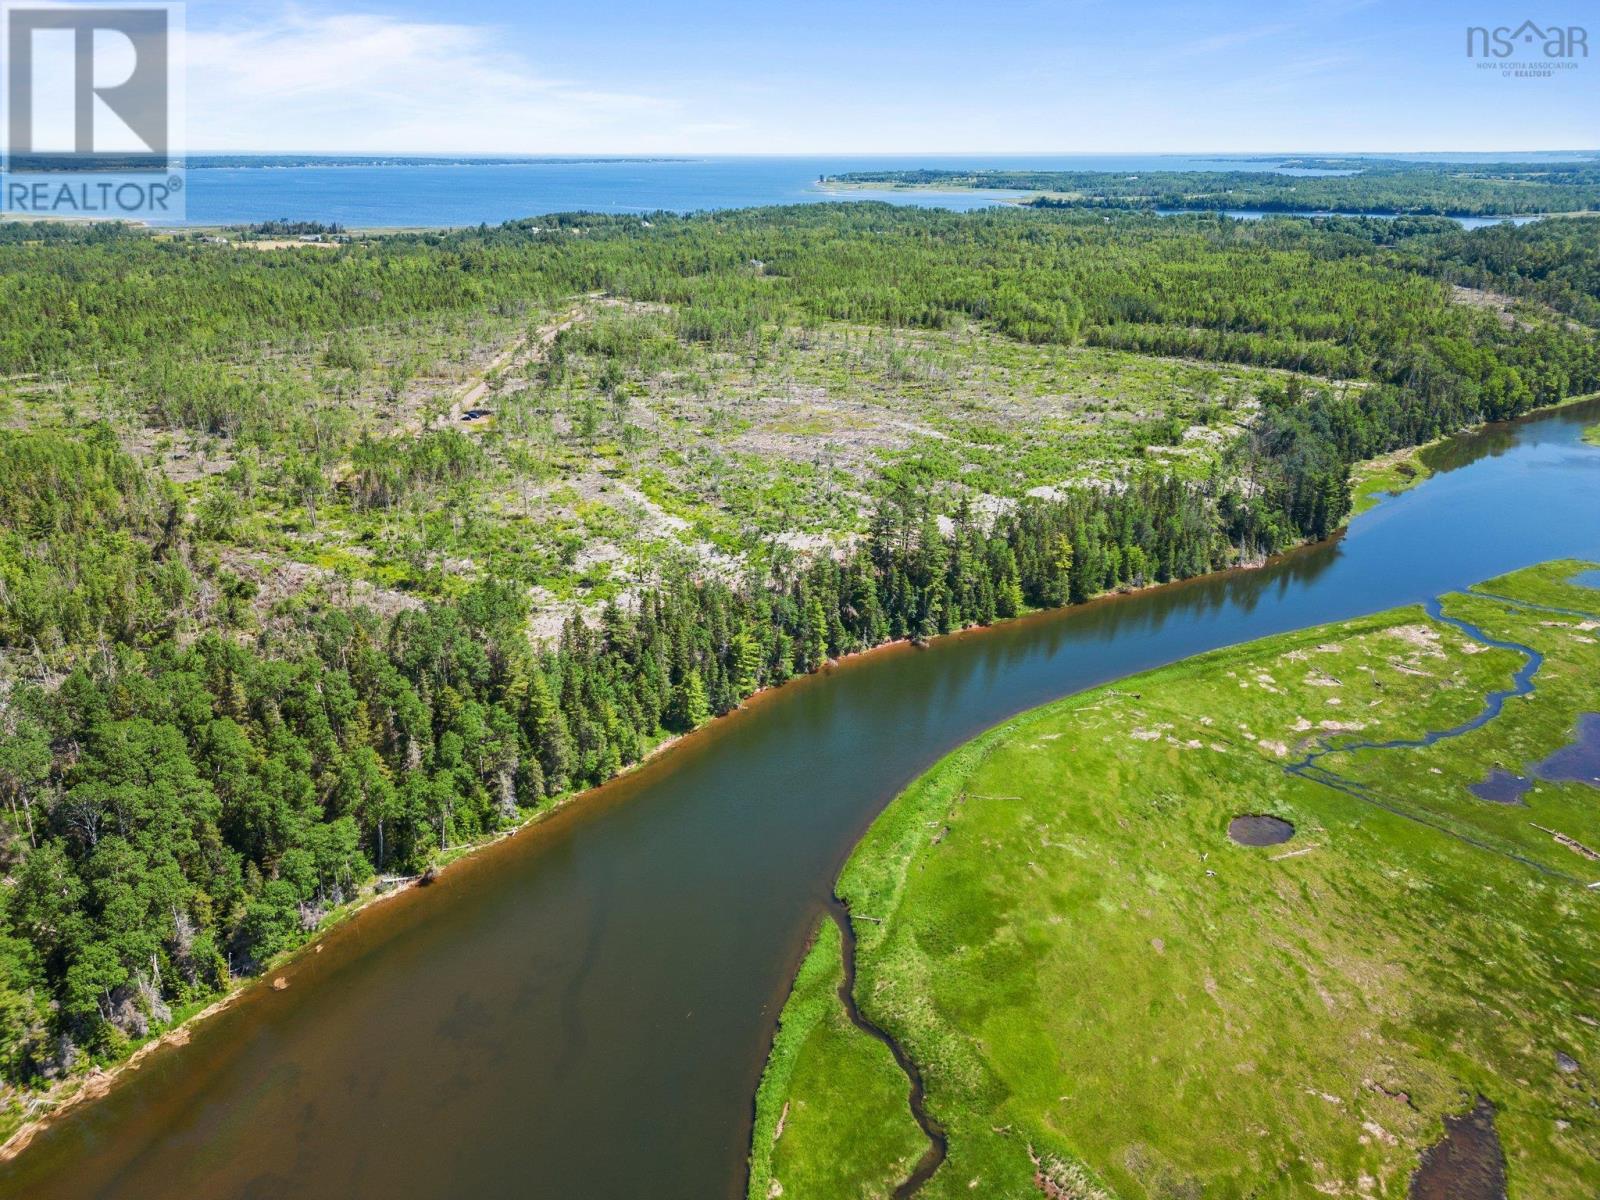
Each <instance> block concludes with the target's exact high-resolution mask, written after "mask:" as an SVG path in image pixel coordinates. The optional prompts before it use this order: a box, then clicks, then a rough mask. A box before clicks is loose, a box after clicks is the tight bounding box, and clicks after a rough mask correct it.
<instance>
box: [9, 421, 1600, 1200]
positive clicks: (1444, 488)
mask: <svg viewBox="0 0 1600 1200" xmlns="http://www.w3.org/2000/svg"><path fill="white" fill-rule="evenodd" d="M1597 417H1600V406H1597V405H1593V404H1591V405H1589V406H1587V407H1586V409H1582V410H1580V409H1569V410H1566V411H1564V412H1561V413H1557V414H1551V415H1547V416H1544V417H1541V418H1538V419H1535V420H1533V421H1530V422H1527V423H1525V424H1522V425H1519V426H1515V427H1502V428H1497V429H1494V430H1491V431H1489V432H1487V433H1485V434H1482V435H1479V436H1475V437H1471V438H1467V439H1463V440H1461V441H1459V442H1457V443H1455V444H1452V445H1451V446H1449V447H1446V448H1445V450H1444V451H1443V452H1442V453H1441V454H1440V455H1438V459H1437V465H1439V466H1440V467H1441V468H1442V473H1440V474H1438V475H1436V476H1434V477H1433V478H1432V479H1431V480H1429V481H1428V482H1427V483H1425V484H1423V485H1422V486H1421V487H1419V488H1417V489H1416V490H1415V491H1413V492H1410V493H1408V494H1407V495H1405V496H1402V497H1398V498H1396V499H1393V500H1390V501H1386V502H1385V503H1384V504H1382V505H1381V506H1379V507H1378V508H1377V509H1376V510H1374V511H1373V512H1371V513H1370V514H1368V515H1367V516H1365V517H1363V518H1361V519H1360V520H1358V521H1357V522H1356V523H1355V525H1354V526H1353V527H1352V529H1351V531H1350V533H1349V535H1348V536H1347V537H1345V538H1344V539H1342V540H1341V541H1339V542H1338V543H1335V544H1332V545H1325V546H1320V547H1315V548H1312V549H1310V550H1308V551H1305V552H1301V553H1298V554H1294V555H1291V556H1289V557H1288V558H1286V559H1284V560H1283V561H1281V562H1279V563H1276V564H1274V565H1273V566H1271V567H1269V568H1267V569H1264V570H1261V571H1255V572H1245V573H1238V574H1234V575H1231V576H1226V577H1222V578H1214V579H1210V580H1205V581H1197V582H1193V583H1189V584H1183V585H1179V586H1176V587H1172V588H1168V589H1164V590H1161V591H1157V592H1151V593H1146V594H1143V595H1139V596H1134V597H1128V598H1123V599H1118V600H1114V601H1110V602H1105V603H1100V604H1096V605H1091V606H1088V607H1086V608H1082V609H1079V610H1076V611H1072V612H1068V613H1064V614H1050V615H1046V616H1042V617H1038V618H1033V619H1029V620H1025V621H1019V622H1015V623H1013V624H1011V625H1009V626H1007V627H1005V628H1002V629H999V630H993V631H989V632H985V633H981V634H975V635H964V636H958V637H955V638H950V639H946V640H944V641H942V642H941V643H940V644H939V645H938V646H936V647H935V648H933V649H931V650H926V651H913V650H909V649H904V648H898V649H894V650H891V651H888V652H885V653H880V654H877V655H873V656H869V657H867V658H864V659H860V660H857V661H855V662H852V663H850V664H847V665H845V666H842V667H840V668H837V669H835V670H833V671H831V672H829V673H827V674H826V675H824V676H821V677H816V678H812V679H808V680H804V681H802V682H800V683H798V684H795V685H792V686H790V687H786V688H783V689H781V690H779V691H778V692H776V693H774V694H772V695H770V696H767V697H764V698H762V699H761V700H759V701H758V702H757V703H755V704H754V705H752V706H751V707H749V708H748V709H747V710H745V711H744V712H742V713H740V714H737V715H735V716H733V717H731V718H728V719H725V720H722V721H719V722H716V723H715V724H714V725H713V726H712V728H711V729H710V730H709V731H708V732H707V733H704V734H702V735H700V736H697V737H695V738H692V739H689V740H688V741H687V742H686V743H685V744H683V745H682V746H681V747H679V748H678V749H677V750H675V751H673V752H671V753H669V754H668V755H666V756H664V757H663V758H662V759H660V760H658V761H657V762H656V763H654V764H652V765H651V766H650V767H649V768H647V769H646V770H644V771H642V772H640V773H638V774H636V775H634V776H632V777H630V778H628V779H626V780H624V781H621V782H619V783H618V784H616V785H614V786H611V787H608V788H605V789H602V791H601V792H600V793H599V794H598V795H597V796H596V797H594V798H592V799H589V800H586V801H584V802H583V803H582V804H580V805H579V806H577V807H576V808H573V809H569V810H568V811H567V812H565V813H563V814H561V815H560V816H558V817H556V818H555V819H554V820H553V821H551V822H549V823H548V824H546V825H544V826H543V827H540V828H539V829H537V830H535V831H532V832H530V833H527V834H525V835H523V836H521V837H518V838H515V839H511V840H509V841H506V842H502V843H500V844H499V845H498V846H496V847H495V848H494V849H492V850H490V851H488V852H486V853H484V854H483V855H481V856H479V857H478V858H476V859H474V860H471V861H469V862H467V863H465V864H463V865H461V866H458V867H456V868H452V869H451V870H450V871H449V872H447V873H446V874H445V876H444V877H443V879H442V880H441V881H440V882H439V883H438V884H437V885H435V886H434V887H432V888H428V889H426V890H412V891H408V892H406V893H404V894H402V895H401V896H399V897H398V898H396V899H394V900H391V901H389V902H388V903H386V904H384V905H382V906H380V907H379V908H378V909H376V910H373V911H371V912H369V913H367V914H365V915H364V916H362V917H361V918H359V919H357V920H355V921H353V922H352V923H351V924H349V925H348V926H346V927H344V928H343V929H342V930H339V931H337V932H335V933H334V934H333V935H332V936H331V937H330V938H329V939H328V940H327V942H326V944H325V948H324V950H323V951H322V952H321V953H319V954H311V955H307V956H306V957H305V959H304V961H302V962H300V963H298V964H296V965H294V966H292V967H290V968H289V969H287V970H286V971H284V972H283V974H284V975H285V977H286V978H287V979H288V981H289V984H290V986H289V988H288V990H287V991H283V992H274V991H272V990H271V989H269V988H257V989H255V990H253V991H252V992H250V993H248V994H247V995H246V996H244V997H243V998H242V999H241V1001H240V1002H239V1003H238V1004H237V1005H236V1006H235V1007H233V1008H232V1009H230V1010H228V1011H227V1012H226V1013H224V1014H223V1015H222V1016H220V1017H218V1018H216V1019H214V1020H212V1021H209V1022H207V1023H205V1024H203V1025H201V1026H200V1027H198V1028H197V1029H196V1030H195V1033H194V1038H193V1040H192V1041H191V1042H190V1044H189V1045H188V1046H186V1047H183V1048H181V1049H173V1050H166V1051H162V1052H159V1053H157V1054H156V1055H154V1056H152V1057H151V1058H150V1059H147V1060H146V1063H145V1065H144V1066H143V1067H142V1068H141V1069H140V1070H139V1071H138V1072H137V1073H136V1074H135V1075H133V1076H132V1077H131V1079H130V1080H129V1081H128V1082H127V1083H125V1084H123V1085H121V1086H119V1087H117V1088H115V1089H114V1090H113V1091H112V1093H111V1095H110V1096H109V1097H108V1098H107V1099H105V1100H102V1101H100V1102H98V1103H94V1104H90V1105H87V1106H85V1107H84V1108H82V1109H80V1110H77V1111H75V1112H73V1113H71V1114H70V1115H68V1116H67V1117H66V1118H64V1119H63V1120H62V1121H60V1122H59V1123H57V1124H56V1125H54V1126H52V1127H51V1128H50V1129H48V1130H47V1131H46V1132H45V1133H44V1134H42V1135H41V1136H40V1138H39V1140H38V1141H37V1142H36V1143H35V1144H34V1146H33V1147H32V1148H31V1149H29V1150H28V1151H27V1152H26V1153H25V1154H23V1155H22V1156H21V1158H20V1159H18V1160H17V1161H16V1162H14V1163H12V1164H10V1165H9V1166H7V1167H5V1168H0V1170H3V1171H4V1172H5V1173H4V1174H0V1195H4V1196H7V1197H23V1196H26V1197H29V1198H30V1200H69V1198H70V1200H84V1198H88V1197H115V1198H117V1200H147V1198H148V1200H157V1198H159V1200H168V1198H171V1197H180V1196H181V1197H192V1198H195V1200H204V1198H208V1197H259V1198H266V1197H295V1198H297V1200H298V1198H320V1197H330V1198H332V1197H340V1198H349V1197H379V1196H396V1197H400V1196H403V1197H407V1198H408V1200H412V1198H419V1197H470V1198H472V1200H487V1198H492V1197H523V1198H526V1197H538V1198H544V1197H549V1198H554V1200H568V1198H573V1200H576V1198H579V1197H582V1198H584V1200H636V1198H637V1197H640V1196H649V1197H652V1198H661V1200H679V1198H681V1200H708V1198H709V1200H716V1198H719V1197H733V1196H736V1195H737V1194H739V1192H740V1190H741V1188H742V1184H743V1173H744V1155H745V1147H746V1139H747V1137H748V1133H749V1122H750V1115H751V1097H752V1095H753V1093H754V1090H755V1086H756V1082H757V1079H758V1077H759V1074H760V1070H761V1065H762V1060H763V1058H764V1056H765V1052H766V1048H767V1044H768V1041H769V1039H770V1037H771V1035H772V1030H773V1023H774V1019H775V1016H776V1013H777V1010H778V1008H779V1006H780V1005H781V1003H782V1001H783V997H784V994H785V992H786V990H787V987H788V983H789V979H790V976H791V974H792V972H793V970H794V967H795V966H796V964H797V962H798V959H799V956H800V954H801V951H802V948H803V944H804V941H805V939H806V937H807V935H808V933H809V932H810V931H811V929H812V928H814V927H815V925H816V924H817V921H818V920H819V918H820V917H821V916H822V914H823V911H824V902H825V901H826V899H827V897H828V894H829V890H830V883H831V881H832V879H833V878H834V876H835V874H836V872H837V871H838V869H839V867H840V865H841V864H842V862H843V860H844V858H845V856H846V855H847V854H848V852H849V849H850V847H851V845H852V843H853V842H854V841H855V840H856V839H857V838H858V837H859V835H860V833H861V832H862V830H863V829H864V828H865V827H866V825H867V824H868V823H869V822H870V821H871V819H872V818H873V816H874V815H875V814H876V813H877V812H878V811H879V810H880V809H881V808H882V806H883V805H884V804H885V803H886V802H887V801H888V800H889V798H890V797H892V796H893V795H894V794H895V793H896V792H897V791H898V790H899V789H900V788H901V787H903V786H904V785H905V784H906V783H907V782H908V781H909V780H910V779H912V778H913V777H914V776H915V775H916V774H918V773H919V772H920V771H922V770H923V769H924V768H926V767H927V766H928V765H929V764H930V763H931V762H932V761H933V760H934V759H935V758H936V757H938V756H939V755H940V754H941V753H942V752H944V751H946V750H949V749H950V748H952V747H954V746H956V745H957V744H959V743H960V742H962V741H964V740H966V739H967V738H970V737H971V736H973V735H974V734H976V733H977V732H979V731H980V730H982V729H984V728H986V727H988V726H990V725H993V724H994V723H995V722H997V721H999V720H1001V719H1002V718H1004V717H1007V716H1009V715H1011V714H1013V713H1016V712H1018V711H1019V710H1022V709H1025V708H1029V707H1031V706H1034V705H1037V704H1039V703H1042V702H1044V701H1046V700H1050V699H1054V698H1056V697H1058V696H1063V695H1066V694H1068V693H1071V692H1074V691H1077V690H1079V689H1082V688H1085V687H1088V686H1090V685H1092V684H1096V683H1100V682H1103V681H1106V680H1110V679H1114V678H1117V677H1119V676H1122V675H1126V674H1128V673H1130V672H1133V671H1139V670H1142V669H1145V668H1148V667H1153V666H1157V665H1159V664H1162V663H1166V662H1171V661H1173V660H1175V659H1179V658H1183V657H1185V656H1187V655H1190V654H1194V653H1196V652H1197V651H1201V650H1207V649H1211V648H1213V647H1217V646H1222V645H1225V644H1228V643H1233V642H1239V641H1243V640H1247V639H1250V638H1255V637H1260V636H1263V635H1266V634H1271V633H1277V632H1280V631H1283V630H1288V629H1295V628H1299V627H1303V626H1306V625H1311V624H1315V623H1318V622H1323V621H1329V620H1333V619H1337V618H1342V617H1349V616H1354V615H1356V614H1360V613H1367V612H1372V611H1375V610H1378V609H1383V608H1387V607H1390V606H1393V605H1397V604H1403V603H1409V602H1415V601H1420V600H1422V599H1424V598H1425V597H1428V596H1431V595H1434V594H1437V593H1439V592H1443V591H1446V590H1449V589H1453V588H1460V587H1463V586H1465V585H1468V584H1471V583H1473V582H1476V581H1478V580H1482V579H1485V578H1488V577H1490V576H1493V575H1496V574H1499V573H1501V572H1504V571H1508V570H1511V569H1512V568H1516V567H1521V566H1525V565H1528V564H1530V563H1534V562H1537V561H1540V560H1542V559H1546V558H1550V557H1555V556H1569V555H1570V556H1582V557H1589V558H1595V559H1600V451H1597V450H1594V449H1591V448H1587V447H1584V446H1583V445H1582V444H1581V443H1580V442H1579V437H1578V435H1579V432H1580V431H1581V429H1582V428H1583V427H1584V425H1585V424H1586V423H1591V422H1593V421H1594V420H1595V419H1596V418H1597Z"/></svg>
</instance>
